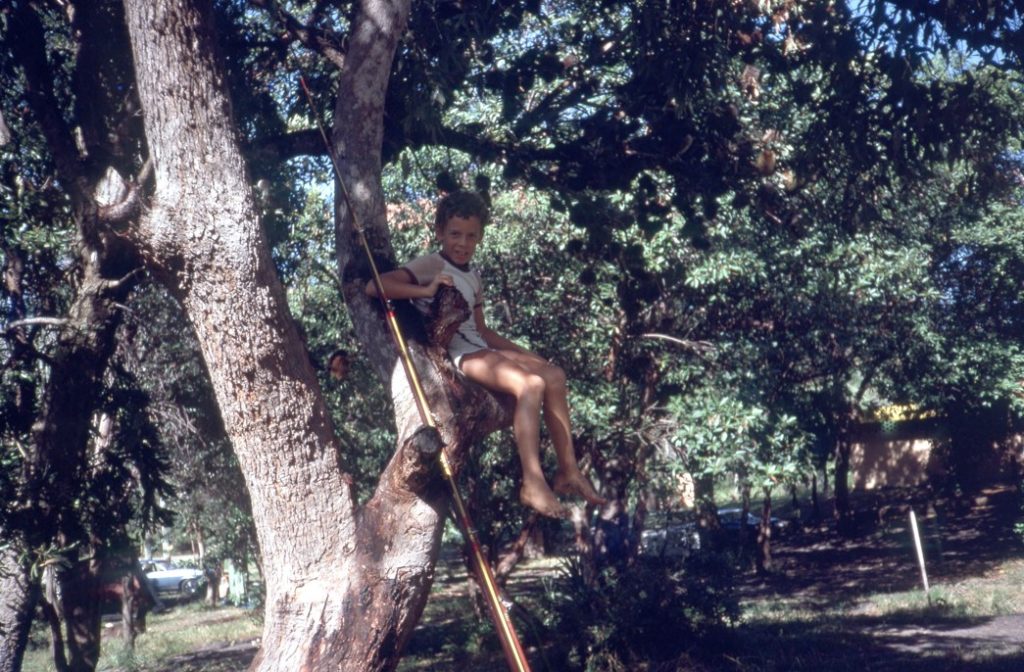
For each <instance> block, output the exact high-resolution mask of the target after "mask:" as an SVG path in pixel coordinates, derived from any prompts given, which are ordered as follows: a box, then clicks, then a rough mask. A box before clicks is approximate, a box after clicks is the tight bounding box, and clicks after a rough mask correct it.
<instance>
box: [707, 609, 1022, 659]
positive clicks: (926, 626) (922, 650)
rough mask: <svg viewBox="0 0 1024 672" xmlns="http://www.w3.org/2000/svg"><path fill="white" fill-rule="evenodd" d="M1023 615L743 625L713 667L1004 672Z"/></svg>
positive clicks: (931, 613) (936, 613)
mask: <svg viewBox="0 0 1024 672" xmlns="http://www.w3.org/2000/svg"><path fill="white" fill-rule="evenodd" d="M1022 626H1024V617H1022V616H1014V617H996V618H965V617H957V616H947V615H944V614H943V613H942V610H941V609H926V610H921V611H916V612H915V611H907V612H900V613H897V614H892V615H889V616H886V617H884V618H882V617H877V618H876V617H843V618H839V619H828V618H822V619H819V620H813V621H811V620H808V621H781V622H772V623H767V622H766V623H755V624H749V625H745V626H743V627H741V628H739V629H737V630H736V631H735V632H734V633H733V637H732V640H733V641H732V642H731V643H730V644H728V645H727V648H728V649H729V652H728V653H727V654H723V655H721V656H720V657H719V660H718V662H719V663H720V666H719V665H714V664H713V663H714V661H711V660H709V661H708V662H709V663H712V666H711V669H736V670H756V671H757V672H775V671H779V672H781V671H782V670H787V671H791V672H803V671H808V672H809V671H810V670H815V671H817V670H829V671H830V672H853V671H854V670H857V671H858V672H861V671H863V670H870V671H876V670H877V671H880V672H887V671H890V670H891V671H893V672H954V671H957V672H960V671H967V670H971V671H976V672H1010V671H1011V670H1012V671H1015V672H1017V671H1019V670H1022V669H1024V646H1022V645H1021V627H1022Z"/></svg>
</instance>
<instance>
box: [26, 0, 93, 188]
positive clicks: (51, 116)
mask: <svg viewBox="0 0 1024 672" xmlns="http://www.w3.org/2000/svg"><path fill="white" fill-rule="evenodd" d="M10 33H11V34H17V35H18V39H15V40H11V41H10V45H11V51H12V52H13V53H14V57H15V59H16V60H17V61H18V62H19V63H20V64H21V67H22V68H23V69H24V71H25V82H26V85H25V97H26V98H27V99H28V103H29V106H30V107H31V108H32V112H33V114H34V115H35V116H36V118H37V119H38V120H39V125H40V127H41V128H42V131H43V136H44V137H45V138H46V144H47V146H48V147H49V148H50V151H51V152H52V154H53V158H54V162H55V163H56V164H57V171H58V172H59V173H60V174H61V175H62V176H64V177H65V178H67V179H68V180H69V183H68V184H67V187H68V190H69V192H70V195H71V199H72V201H73V202H75V203H82V202H84V201H85V200H86V199H87V197H88V196H87V188H86V185H87V180H86V177H85V171H84V168H83V165H82V161H81V157H80V156H79V154H78V150H77V149H76V148H75V141H74V138H73V135H72V133H71V129H70V128H69V127H68V125H67V123H66V122H65V121H64V117H63V115H62V114H61V112H60V105H59V103H58V102H57V96H56V95H55V93H54V91H53V82H54V75H53V72H52V70H51V69H50V64H49V61H48V60H47V57H46V51H45V46H46V37H45V34H44V31H43V26H42V23H41V22H40V20H39V16H38V15H37V14H36V12H35V10H33V9H32V6H31V3H27V2H22V3H18V4H17V5H16V6H15V9H14V12H13V20H12V21H11V25H10Z"/></svg>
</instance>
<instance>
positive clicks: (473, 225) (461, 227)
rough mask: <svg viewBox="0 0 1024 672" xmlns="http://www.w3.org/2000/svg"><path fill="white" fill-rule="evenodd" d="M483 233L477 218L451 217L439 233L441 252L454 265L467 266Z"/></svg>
mask: <svg viewBox="0 0 1024 672" xmlns="http://www.w3.org/2000/svg"><path fill="white" fill-rule="evenodd" d="M483 233H484V231H483V226H482V225H481V224H480V218H479V217H477V216H475V215H473V216H471V217H458V216H456V217H452V218H450V219H449V220H448V223H447V224H445V225H444V229H443V230H442V231H441V235H440V240H441V252H443V253H444V254H445V256H446V257H448V258H449V259H451V260H452V261H454V262H455V263H456V264H468V263H469V260H470V259H472V258H473V252H474V251H476V246H477V244H478V243H479V242H480V239H481V238H482V237H483Z"/></svg>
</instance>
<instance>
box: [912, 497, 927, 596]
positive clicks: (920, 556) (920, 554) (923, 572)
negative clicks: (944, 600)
mask: <svg viewBox="0 0 1024 672" xmlns="http://www.w3.org/2000/svg"><path fill="white" fill-rule="evenodd" d="M910 529H911V530H912V531H913V533H914V546H915V547H916V548H917V564H919V565H920V566H921V582H922V583H924V592H925V593H926V594H927V593H928V572H927V571H926V570H925V568H924V550H923V549H922V548H921V535H920V534H919V533H918V531H917V516H915V515H914V510H913V509H911V510H910Z"/></svg>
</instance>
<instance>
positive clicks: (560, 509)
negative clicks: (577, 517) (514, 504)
mask: <svg viewBox="0 0 1024 672" xmlns="http://www.w3.org/2000/svg"><path fill="white" fill-rule="evenodd" d="M519 501H520V502H522V503H523V505H524V506H528V507H530V508H531V509H533V510H534V511H536V512H537V513H539V514H541V515H544V516H550V517H551V518H566V517H567V516H568V515H569V512H568V511H567V510H566V508H565V507H564V506H562V503H561V502H559V501H558V498H557V497H555V493H553V492H551V488H549V487H548V484H547V483H539V484H529V483H523V487H522V488H520V489H519Z"/></svg>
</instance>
